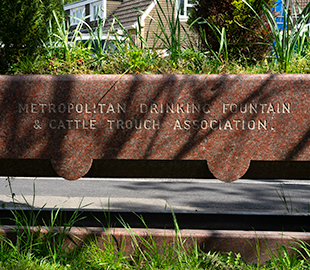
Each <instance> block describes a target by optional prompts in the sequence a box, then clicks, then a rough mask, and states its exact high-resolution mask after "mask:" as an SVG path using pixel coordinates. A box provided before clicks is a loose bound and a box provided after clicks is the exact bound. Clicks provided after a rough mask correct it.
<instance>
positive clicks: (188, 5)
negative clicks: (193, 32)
mask: <svg viewBox="0 0 310 270" xmlns="http://www.w3.org/2000/svg"><path fill="white" fill-rule="evenodd" d="M181 1H182V2H184V7H183V9H182V10H181V7H180V6H181ZM189 1H190V0H178V2H177V7H178V11H179V19H180V21H187V20H188V14H187V10H188V8H192V7H193V3H188V2H189ZM181 12H183V14H181Z"/></svg>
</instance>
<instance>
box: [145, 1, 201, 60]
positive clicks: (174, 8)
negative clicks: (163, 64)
mask: <svg viewBox="0 0 310 270" xmlns="http://www.w3.org/2000/svg"><path fill="white" fill-rule="evenodd" d="M179 9H180V7H179V6H178V5H177V1H173V0H166V2H165V5H164V6H162V5H161V4H160V2H159V1H158V2H157V5H156V18H153V17H151V22H152V23H155V25H156V27H157V31H156V32H155V33H153V34H154V35H155V41H154V43H155V44H154V45H153V47H154V48H159V49H163V50H165V52H166V53H167V54H168V55H169V56H170V58H171V60H172V62H173V63H174V64H177V62H178V60H179V59H180V55H181V52H182V50H183V49H184V42H185V40H186V41H188V42H189V43H190V44H191V45H192V43H191V39H190V36H189V30H190V28H191V27H192V25H194V24H195V23H196V22H197V21H198V20H194V21H193V22H192V23H191V24H190V25H189V27H188V29H186V28H185V27H184V26H183V24H182V22H181V21H180V10H179Z"/></svg>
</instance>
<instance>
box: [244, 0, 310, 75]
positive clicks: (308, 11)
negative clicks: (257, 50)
mask: <svg viewBox="0 0 310 270" xmlns="http://www.w3.org/2000/svg"><path fill="white" fill-rule="evenodd" d="M243 1H244V2H245V4H247V2H246V1H245V0H243ZM289 3H290V2H289V1H286V3H285V4H284V18H283V19H284V21H283V30H282V29H279V27H278V25H277V22H276V18H275V15H274V13H273V12H272V11H271V10H270V8H269V7H268V5H267V4H266V3H264V4H263V9H262V10H263V14H264V18H266V20H267V26H266V23H265V21H264V20H263V19H262V17H260V16H259V14H258V13H257V12H256V11H255V10H254V8H253V7H251V6H250V5H249V4H247V5H248V7H249V8H251V9H252V11H253V12H254V14H255V16H256V17H257V18H259V22H260V24H261V26H262V27H263V28H264V30H265V32H266V33H267V35H265V36H262V35H261V36H260V37H261V39H262V40H264V42H266V45H268V46H269V47H272V48H273V50H272V53H273V58H272V59H273V60H274V61H275V62H277V63H278V66H279V70H280V71H284V72H288V70H289V66H290V62H291V61H292V60H293V59H294V57H296V56H297V57H298V58H300V57H302V56H303V55H304V54H305V51H306V50H308V51H309V26H308V23H307V22H308V20H309V17H310V3H308V4H307V5H306V7H305V8H304V9H303V10H301V9H300V8H299V5H298V4H297V6H298V9H299V10H298V12H297V11H296V9H295V8H294V7H293V10H292V12H291V10H290V9H289ZM298 14H299V15H298ZM297 15H298V16H297ZM296 18H297V20H296Z"/></svg>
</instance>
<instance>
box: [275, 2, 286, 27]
mask: <svg viewBox="0 0 310 270" xmlns="http://www.w3.org/2000/svg"><path fill="white" fill-rule="evenodd" d="M275 12H276V13H277V16H276V22H277V25H278V27H279V30H283V20H284V8H283V2H282V0H276V3H275Z"/></svg>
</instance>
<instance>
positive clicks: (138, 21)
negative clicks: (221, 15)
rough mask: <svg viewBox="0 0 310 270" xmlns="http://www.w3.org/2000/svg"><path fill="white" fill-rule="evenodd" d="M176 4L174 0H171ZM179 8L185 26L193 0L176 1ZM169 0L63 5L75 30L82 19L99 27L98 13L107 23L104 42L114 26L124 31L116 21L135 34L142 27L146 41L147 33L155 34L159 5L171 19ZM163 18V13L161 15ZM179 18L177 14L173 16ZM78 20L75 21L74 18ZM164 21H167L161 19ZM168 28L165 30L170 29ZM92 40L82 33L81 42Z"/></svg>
mask: <svg viewBox="0 0 310 270" xmlns="http://www.w3.org/2000/svg"><path fill="white" fill-rule="evenodd" d="M171 1H174V0H171ZM176 1H177V2H176V5H177V7H179V12H180V14H179V20H180V21H181V23H182V24H183V25H184V26H185V27H186V21H187V19H188V14H189V12H190V9H191V8H192V2H193V1H191V0H176ZM166 2H170V0H168V1H166V0H100V1H98V0H80V1H77V2H74V3H71V4H67V5H65V6H64V10H65V12H66V13H67V14H68V15H70V17H69V20H70V24H71V27H72V29H74V27H76V25H77V24H78V22H79V21H80V20H78V19H76V18H79V19H83V18H86V19H85V21H86V22H87V23H88V24H89V25H90V26H91V27H93V28H95V27H96V15H97V14H98V15H99V16H100V17H101V18H102V19H104V20H105V21H106V23H105V27H104V36H103V39H106V38H107V34H108V30H109V29H110V27H111V24H113V27H114V29H115V30H119V31H121V30H122V28H121V27H120V25H118V23H117V22H116V21H115V19H114V18H117V20H118V21H119V22H120V24H121V25H122V26H123V27H124V28H125V29H126V30H127V31H128V32H129V33H130V34H132V35H133V39H134V34H135V32H136V30H137V29H138V28H139V27H140V30H141V35H142V36H143V37H144V38H145V37H146V36H147V33H148V32H149V33H153V32H156V30H157V26H156V23H154V22H152V23H151V21H152V19H151V17H152V18H154V19H155V20H158V16H157V12H156V10H160V9H159V5H160V6H161V7H162V9H163V11H164V13H165V14H166V16H171V15H172V12H174V13H176V8H175V10H172V8H171V6H170V7H169V6H168V7H167V3H166ZM159 14H160V15H162V13H161V12H159ZM174 15H176V14H174ZM72 16H74V17H76V18H74V17H72ZM162 19H163V21H164V22H165V20H164V18H162ZM168 28H169V27H168V25H167V27H166V29H168ZM88 38H89V36H88V32H87V30H86V29H83V30H82V39H83V40H87V39H88ZM148 43H149V46H152V44H153V37H152V36H150V38H149V39H148Z"/></svg>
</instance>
